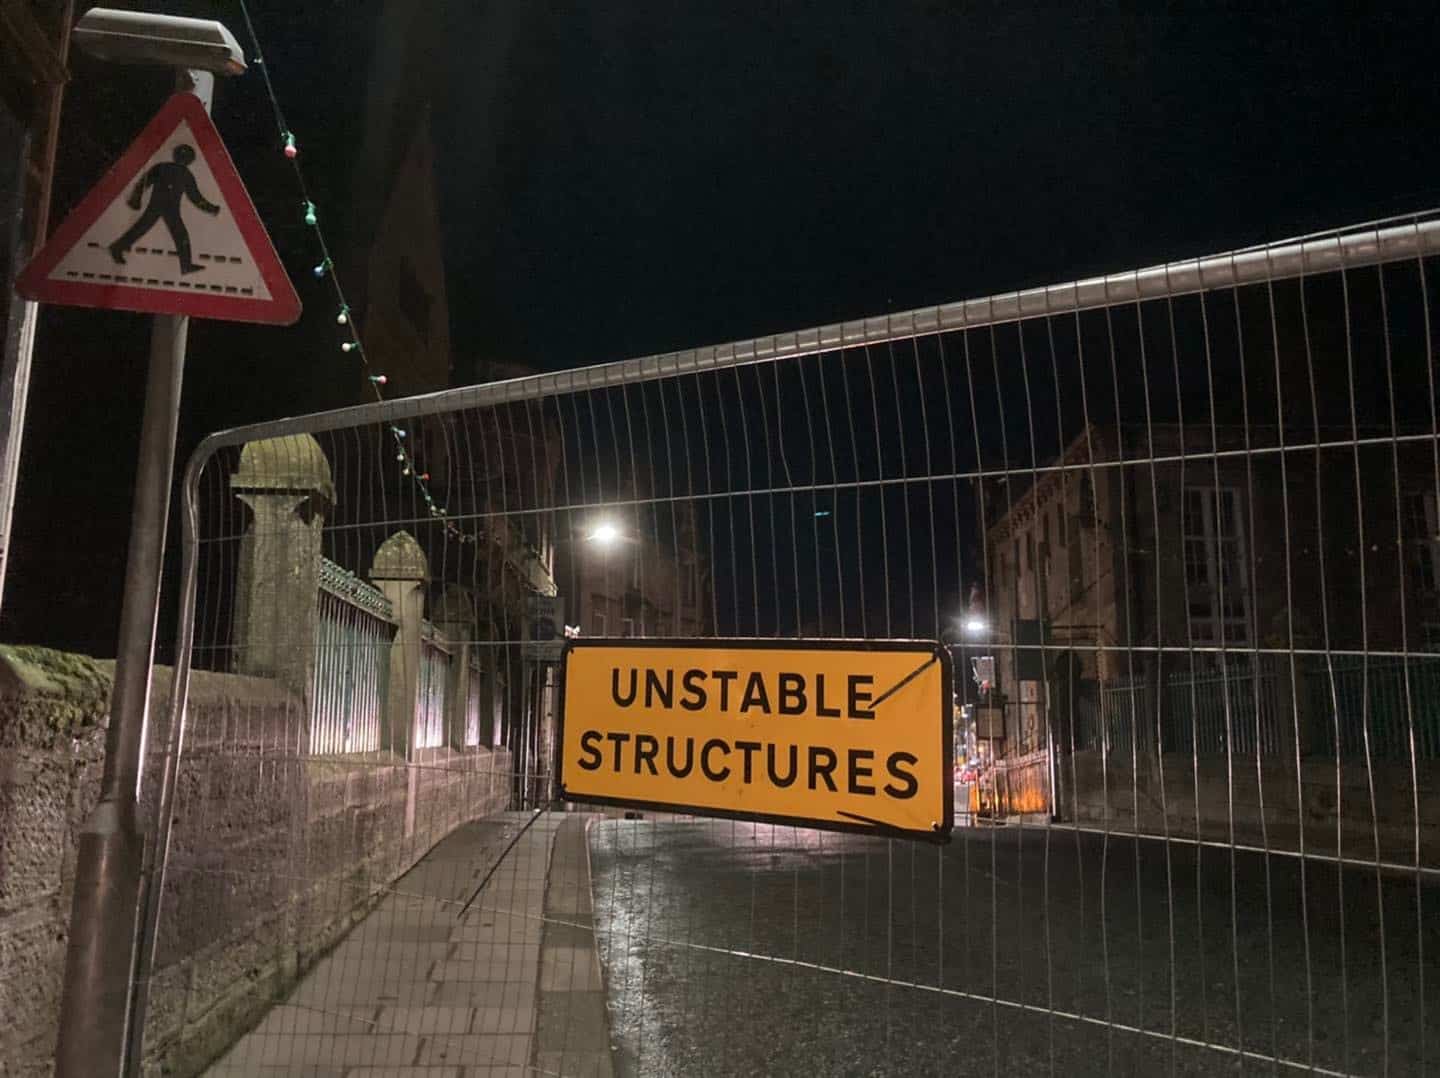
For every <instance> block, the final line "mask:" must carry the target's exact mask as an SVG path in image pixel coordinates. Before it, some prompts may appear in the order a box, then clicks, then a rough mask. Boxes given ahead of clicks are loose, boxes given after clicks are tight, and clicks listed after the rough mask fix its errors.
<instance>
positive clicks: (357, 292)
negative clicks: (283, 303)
mask: <svg viewBox="0 0 1440 1078" xmlns="http://www.w3.org/2000/svg"><path fill="white" fill-rule="evenodd" d="M443 21H444V20H443V18H442V15H441V12H440V11H439V10H438V9H437V8H436V7H435V5H430V4H415V3H407V2H403V0H389V2H387V3H386V4H385V5H384V7H383V9H382V11H381V13H380V16H379V19H378V24H377V26H376V47H375V56H374V60H373V62H372V64H371V68H370V77H369V80H368V85H367V88H366V95H365V124H364V132H365V137H364V141H363V142H362V144H361V147H360V155H359V164H358V166H357V168H356V171H355V175H354V179H353V184H352V197H351V217H350V222H349V226H348V234H347V240H348V242H349V244H350V248H349V250H348V253H347V256H346V257H347V263H349V264H348V265H347V267H346V268H347V269H348V270H349V271H350V272H349V273H348V274H347V277H346V283H347V295H348V297H349V300H350V302H351V304H352V306H353V310H352V314H353V315H354V316H355V317H356V320H357V324H358V326H359V328H360V330H361V332H362V334H363V339H364V342H365V352H366V355H367V356H368V357H369V359H370V363H371V367H372V368H373V371H372V372H373V373H383V374H384V375H385V376H386V378H387V379H388V380H389V381H388V384H387V386H386V390H385V392H386V396H389V397H408V396H413V395H415V394H417V393H429V392H433V391H435V390H440V389H445V388H447V387H449V385H450V375H451V367H452V356H451V354H450V309H449V305H448V301H447V297H446V289H445V263H444V251H443V244H442V232H441V228H440V205H439V196H438V194H437V191H436V182H435V162H434V147H433V145H432V142H431V134H430V112H431V107H432V105H433V103H434V102H435V99H436V95H437V94H439V93H440V87H441V82H440V79H441V75H442V70H441V65H439V64H438V63H437V62H436V56H437V55H438V54H439V44H440V42H442V41H443V38H444V26H443V25H442V24H443ZM361 377H363V376H362V375H360V374H358V373H357V383H356V385H357V393H359V395H360V397H361V399H362V400H368V399H371V392H370V387H369V383H368V382H365V381H362V380H358V379H360V378H361Z"/></svg>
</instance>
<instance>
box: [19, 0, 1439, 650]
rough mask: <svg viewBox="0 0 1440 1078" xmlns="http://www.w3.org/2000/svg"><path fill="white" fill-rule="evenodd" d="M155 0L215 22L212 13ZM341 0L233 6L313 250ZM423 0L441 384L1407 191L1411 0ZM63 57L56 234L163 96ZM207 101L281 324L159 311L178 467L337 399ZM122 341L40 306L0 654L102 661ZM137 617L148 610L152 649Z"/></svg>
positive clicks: (128, 340) (233, 132) (985, 288)
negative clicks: (175, 357) (303, 183)
mask: <svg viewBox="0 0 1440 1078" xmlns="http://www.w3.org/2000/svg"><path fill="white" fill-rule="evenodd" d="M431 2H434V0H431ZM119 6H130V5H119ZM135 6H142V5H135ZM166 6H167V8H170V9H173V10H174V11H175V12H176V13H182V14H195V15H204V16H208V17H218V18H221V19H223V20H225V21H226V22H227V24H228V25H230V27H231V29H232V30H234V31H235V32H236V33H237V35H238V36H241V37H242V39H243V38H244V33H243V23H242V22H241V19H240V16H239V11H238V7H237V6H236V5H234V4H231V3H221V2H218V0H217V2H214V3H203V2H196V3H180V2H177V3H173V4H167V5H166ZM376 6H377V5H376V4H375V2H374V0H354V2H345V3H339V2H333V0H331V2H324V3H322V2H309V3H303V4H295V3H291V2H286V3H280V2H278V0H254V2H253V4H252V10H253V12H254V14H255V16H256V20H257V23H258V28H259V31H260V33H261V36H262V44H263V45H264V48H265V52H266V55H267V59H268V61H269V67H270V70H271V74H272V77H273V78H274V80H275V83H276V88H277V91H278V92H279V94H280V95H281V97H282V100H283V103H284V105H285V108H286V111H287V113H288V117H289V120H290V124H291V126H292V128H293V129H294V130H295V131H296V132H297V134H298V135H299V137H300V141H301V145H302V153H303V155H304V156H303V161H304V164H305V166H306V174H307V179H308V180H309V182H310V183H311V184H312V186H313V188H314V189H315V192H316V201H317V203H318V205H319V207H320V212H321V215H322V220H323V222H324V223H325V224H326V225H327V226H329V228H330V232H329V235H330V236H331V237H332V240H333V241H335V242H336V243H337V246H339V247H341V248H342V249H343V247H344V243H345V236H344V234H343V223H344V221H345V220H346V217H347V213H346V206H347V199H348V198H349V195H350V190H349V188H350V180H351V172H352V169H353V166H354V156H355V152H356V149H357V147H358V140H359V137H360V133H361V125H362V123H363V122H364V117H363V115H362V103H363V86H364V80H365V73H366V66H367V63H368V58H369V52H370V48H371V43H370V39H371V36H372V26H373V20H374V16H375V10H376ZM436 6H437V7H438V8H440V9H442V11H443V18H444V20H445V23H446V25H445V33H444V34H443V40H444V42H445V45H444V46H443V49H442V50H441V51H439V52H438V53H437V55H435V56H434V57H433V68H434V70H436V71H437V72H440V73H441V77H440V79H439V82H440V85H441V89H440V92H439V93H438V94H437V99H436V100H435V102H434V104H433V109H432V112H431V118H430V122H431V124H432V129H433V134H434V137H435V140H436V144H437V161H438V167H439V170H440V175H439V182H440V190H441V196H442V202H443V205H442V218H443V221H444V223H445V227H446V230H447V236H446V239H447V261H448V281H447V289H448V292H449V303H450V309H451V316H452V329H453V334H452V337H453V341H454V345H455V351H456V360H457V369H458V370H459V371H461V372H462V377H463V372H464V371H465V370H466V369H467V366H468V363H469V362H470V361H472V360H489V359H504V360H512V361H520V362H525V363H529V364H532V365H534V366H536V367H539V368H542V369H557V368H563V367H568V366H574V365H582V364H589V363H596V362H604V361H609V360H614V359H621V358H625V357H628V356H633V355H638V354H646V353H651V352H657V351H662V350H667V349H671V348H676V347H685V346H690V345H699V344H705V343H713V342H717V341H724V340H730V339H734V338H740V337H747V336H751V335H754V334H760V333H768V332H774V331H780V330H786V329H794V328H799V327H802V326H808V325H812V324H816V323H821V322H827V321H834V320H838V319H842V318H853V317H859V316H862V315H866V314H874V313H880V312H883V311H887V310H899V309H904V308H909V307H915V306H920V305H924V304H929V303H935V302H939V301H944V300H950V299H956V298H961V297H965V296H972V295H983V294H986V293H992V292H998V291H1003V290H1007V289H1013V288H1016V287H1023V286H1027V285H1034V284H1041V283H1045V282H1051V281H1059V280H1068V279H1071V278H1073V277H1077V276H1082V275H1085V274H1088V273H1092V272H1097V271H1102V270H1115V269H1124V268H1129V267H1132V266H1136V265H1142V264H1148V263H1152V262H1157V261H1162V260H1165V259H1168V258H1175V257H1183V256H1185V255H1190V254H1200V253H1207V252H1210V251H1215V250H1222V249H1225V248H1227V247H1230V246H1235V245H1241V244H1250V243H1255V242H1260V241H1263V240H1266V239H1275V238H1280V237H1283V236H1288V235H1293V234H1297V233H1302V232H1305V231H1309V230H1313V229H1318V228H1323V227H1327V226H1332V225H1339V224H1347V223H1352V222H1357V221H1362V220H1366V219H1370V218H1374V217H1380V216H1385V215H1389V214H1394V213H1402V212H1406V211H1413V210H1419V209H1423V208H1427V207H1430V206H1433V205H1435V204H1436V203H1437V202H1440V139H1437V138H1436V133H1437V132H1436V120H1435V117H1436V116H1437V115H1440V80H1437V79H1436V77H1435V73H1434V43H1435V41H1436V40H1437V30H1440V15H1437V13H1436V11H1435V9H1434V6H1433V5H1415V6H1414V7H1412V8H1404V9H1402V8H1401V7H1400V6H1398V5H1388V11H1387V12H1385V13H1379V14H1363V15H1341V14H1335V13H1327V12H1322V11H1318V10H1316V11H1311V10H1308V9H1307V10H1304V11H1302V10H1301V9H1299V8H1294V7H1288V6H1286V7H1281V6H1278V5H1277V6H1274V10H1272V11H1269V12H1261V13H1256V12H1253V11H1251V10H1249V8H1250V6H1251V5H1244V6H1235V7H1231V8H1225V7H1211V8H1209V9H1207V10H1206V12H1205V13H1204V14H1199V15H1188V16H1180V15H1173V14H1167V15H1150V16H1134V15H1125V16H1120V15H1105V16H1092V15H1088V14H1080V13H1076V12H1074V11H1072V10H1068V9H1067V10H1065V11H1060V12H1056V11H1047V10H1037V11H1017V10H1014V8H1013V6H1000V5H997V6H995V7H993V8H981V7H979V6H977V5H965V6H960V5H949V4H943V3H938V2H931V3H922V2H918V0H887V2H883V3H881V2H875V3H860V2H834V0H831V2H828V3H803V2H792V3H786V4H783V5H782V4H768V5H763V6H757V9H756V10H755V11H751V12H745V13H744V14H737V13H736V9H735V8H734V7H729V8H725V7H724V6H716V7H715V8H714V9H713V10H711V11H709V12H708V13H707V12H703V11H697V10H692V9H693V8H700V7H701V6H702V5H681V4H675V3H657V2H654V0H629V2H627V3H624V4H618V5H609V6H605V5H600V6H595V5H578V4H577V5H562V4H537V3H531V2H520V0H507V2H500V3H490V4H480V3H471V2H468V0H464V2H462V0H443V2H439V3H437V4H436ZM249 51H250V50H248V49H247V52H249ZM74 71H75V78H74V81H73V82H72V84H71V87H70V89H69V91H68V94H67V101H66V111H65V116H64V125H63V129H62V131H63V133H62V141H61V150H60V161H59V175H58V177H57V185H56V196H55V203H54V214H55V219H56V220H57V221H58V219H59V218H60V217H62V216H63V215H64V213H65V212H66V210H67V209H68V208H69V207H70V206H71V205H73V204H74V202H75V201H76V200H78V198H79V197H80V196H81V195H82V194H83V193H84V191H85V190H86V189H87V188H88V187H89V185H90V184H91V183H93V182H94V180H95V179H96V178H98V176H99V175H100V173H101V172H103V170H104V168H105V167H106V166H107V165H108V164H109V163H110V162H111V161H112V160H113V159H114V158H115V157H116V156H118V154H119V153H120V152H121V151H122V150H123V149H124V147H125V146H126V145H127V144H128V143H129V141H130V139H131V138H132V137H133V135H134V134H135V133H136V132H137V131H138V130H139V129H140V127H141V126H143V124H144V122H145V121H146V120H147V119H148V117H149V115H150V114H151V113H153V111H154V110H155V109H156V108H158V106H159V104H160V103H161V101H163V99H164V97H165V96H166V93H167V77H166V76H165V75H163V74H160V73H143V72H138V71H136V70H134V69H124V70H122V69H118V68H114V67H107V66H106V65H101V64H98V63H95V62H92V61H88V60H86V59H85V58H83V57H80V56H76V57H75V60H74ZM215 115H216V121H217V124H218V126H219V128H220V130H221V133H222V134H223V135H224V136H225V137H226V139H227V142H228V143H229V145H230V148H231V152H232V154H233V156H234V157H235V159H236V162H237V164H238V166H239V168H240V171H241V174H242V176H244V177H245V179H246V181H247V183H248V185H249V187H250V190H251V194H252V196H253V197H254V199H255V202H256V204H257V206H258V208H259V209H260V211H261V215H262V217H264V218H265V220H266V221H267V223H268V224H269V225H270V227H271V230H272V233H273V235H274V239H275V242H276V246H277V248H278V249H279V251H280V253H281V256H282V257H283V258H284V259H285V260H286V262H287V264H288V265H289V267H290V269H291V272H292V275H293V276H294V277H295V279H296V283H297V287H299V288H300V290H301V293H302V299H304V300H305V301H306V303H307V313H306V316H305V318H304V320H303V321H302V322H301V324H300V325H299V326H298V327H295V328H291V329H262V328H255V327H242V326H227V325H221V324H215V323H212V324H201V323H196V324H195V325H194V326H193V327H192V330H191V349H190V356H189V365H188V368H187V384H186V397H185V404H184V413H183V417H182V424H181V427H182V430H181V444H180V447H179V458H180V460H181V461H182V462H183V460H184V458H185V457H186V456H187V455H188V453H189V452H190V450H191V448H192V447H193V446H194V444H195V443H196V442H197V441H198V439H199V438H200V437H201V436H202V435H203V434H204V433H206V432H208V431H210V430H214V429H217V428H221V427H228V426H233V425H235V424H237V423H244V422H250V421H255V420H261V419H269V418H274V417H278V416H282V415H290V414H296V413H300V412H306V411H312V410H316V409H320V408H326V407H332V406H335V405H339V404H346V403H350V402H351V394H352V391H353V385H354V381H353V378H350V377H347V376H346V367H345V361H344V359H343V357H341V356H340V355H339V353H338V351H336V349H335V348H334V343H333V342H334V324H333V311H332V310H331V307H330V302H329V295H328V292H327V291H325V290H323V289H320V288H317V286H316V284H315V282H314V281H313V279H312V278H311V277H310V275H309V273H308V272H307V269H308V267H309V266H310V264H311V263H312V262H313V257H312V256H313V247H312V246H311V243H310V238H309V236H308V235H307V234H306V230H305V229H304V227H303V225H301V224H300V222H299V212H298V207H299V197H300V196H299V195H298V193H297V191H296V190H295V187H294V183H293V178H292V177H291V175H290V172H289V169H288V166H287V165H286V163H285V162H284V160H283V158H281V157H280V155H279V154H278V152H277V147H276V143H275V135H274V125H273V121H272V119H271V116H270V113H269V104H268V101H267V99H266V97H265V95H264V89H263V85H262V83H261V80H260V78H259V76H258V73H254V72H253V71H252V73H251V74H249V75H247V76H245V77H244V78H241V79H239V80H232V81H230V82H227V83H225V84H223V85H222V86H221V88H220V93H219V97H218V101H217V107H216V112H215ZM416 122H417V123H420V122H425V121H424V118H423V117H420V116H417V118H416ZM339 272H340V274H341V276H342V279H343V278H344V276H345V275H346V274H347V272H354V267H352V266H347V265H346V264H345V263H344V261H343V258H342V261H341V264H340V266H339ZM146 341H147V320H146V319H145V318H142V317H138V316H130V315H124V314H114V313H102V312H87V311H74V310H62V309H52V310H49V311H47V312H46V314H45V316H44V317H43V319H42V325H41V332H40V338H39V343H38V346H37V351H36V357H35V370H34V381H33V384H32V390H31V398H30V415H29V425H28V429H27V434H26V443H25V446H24V450H23V453H24V456H23V459H22V465H21V490H20V501H19V504H18V507H17V516H16V542H17V545H16V548H15V551H14V554H13V558H12V561H11V566H10V579H9V581H8V582H7V586H6V596H5V606H4V609H3V611H0V639H4V640H6V641H17V642H27V643H39V644H47V645H51V646H57V647H64V648H70V649H74V650H80V651H86V652H89V653H91V654H96V655H102V656H103V655H113V654H114V647H115V643H114V635H115V626H116V624H117V622H118V609H119V591H120V581H121V576H122V570H123V564H124V547H125V537H126V535H127V533H128V529H129V495H130V490H131V484H132V482H133V463H132V462H133V460H134V456H135V443H136V440H137V438H138V428H139V416H140V404H141V392H142V386H143V371H144V359H145V354H146ZM172 633H173V628H172V626H171V623H170V620H169V618H167V617H162V622H161V640H162V653H163V652H164V642H165V641H166V640H167V638H168V637H169V636H170V635H171V634H172Z"/></svg>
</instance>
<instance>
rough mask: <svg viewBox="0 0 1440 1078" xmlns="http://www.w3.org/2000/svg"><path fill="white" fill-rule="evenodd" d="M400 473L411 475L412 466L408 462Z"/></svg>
mask: <svg viewBox="0 0 1440 1078" xmlns="http://www.w3.org/2000/svg"><path fill="white" fill-rule="evenodd" d="M400 474H401V475H409V474H410V466H409V465H408V464H407V465H406V466H405V467H404V468H402V469H400Z"/></svg>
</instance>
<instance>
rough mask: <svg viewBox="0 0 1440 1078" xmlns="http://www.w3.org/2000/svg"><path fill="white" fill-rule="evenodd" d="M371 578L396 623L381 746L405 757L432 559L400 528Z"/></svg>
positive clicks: (407, 755)
mask: <svg viewBox="0 0 1440 1078" xmlns="http://www.w3.org/2000/svg"><path fill="white" fill-rule="evenodd" d="M370 579H371V581H373V582H374V584H375V586H376V587H377V588H379V589H380V590H381V591H382V592H384V594H385V598H387V599H389V600H390V606H391V609H392V611H393V613H394V616H395V622H396V626H397V627H396V631H395V639H394V641H393V642H392V643H391V645H390V688H389V692H388V693H387V694H386V698H385V720H384V724H383V727H382V738H383V741H384V747H385V748H387V749H389V750H390V751H391V752H394V753H395V754H396V755H398V756H401V757H404V758H405V759H409V758H410V748H411V744H412V743H413V741H414V735H415V700H416V698H417V696H418V695H419V692H420V631H421V622H422V621H423V620H424V617H425V585H426V583H427V582H428V581H429V579H430V562H429V559H427V558H426V557H425V551H423V550H421V549H420V544H419V543H417V542H416V541H415V539H414V537H413V536H411V534H410V533H409V532H405V531H399V532H396V533H395V534H394V535H392V536H391V537H390V538H389V539H386V540H385V542H384V543H382V544H381V545H380V549H379V550H377V551H376V552H375V561H374V562H373V563H372V564H371V567H370Z"/></svg>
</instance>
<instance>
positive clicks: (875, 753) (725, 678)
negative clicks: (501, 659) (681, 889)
mask: <svg viewBox="0 0 1440 1078" xmlns="http://www.w3.org/2000/svg"><path fill="white" fill-rule="evenodd" d="M563 663H564V680H563V690H562V695H561V707H560V713H561V714H560V736H559V738H558V743H559V763H558V768H557V773H558V775H559V779H560V794H561V796H562V797H563V798H565V799H566V800H569V801H592V802H598V803H602V804H614V805H630V806H635V807H638V808H653V809H664V810H671V811H677V812H696V813H700V814H703V815H711V816H729V817H739V818H742V819H749V820H768V821H774V822H783V823H798V824H804V825H807V826H814V827H826V828H832V829H838V830H847V831H866V832H870V833H881V834H884V833H893V832H904V833H905V834H907V835H911V836H914V837H922V836H923V837H925V838H929V839H940V840H943V839H944V838H945V837H946V836H948V834H949V832H950V824H951V817H952V815H953V808H954V806H953V799H954V785H953V778H952V775H951V769H952V768H951V754H952V751H953V750H952V741H951V727H952V715H953V700H952V698H951V688H950V664H949V657H948V655H947V653H946V652H945V650H944V649H943V648H941V647H940V646H939V645H938V644H934V643H927V642H913V641H893V640H886V641H826V640H799V641H783V640H695V641H674V640H571V641H569V642H568V643H567V645H566V648H565V655H564V660H563Z"/></svg>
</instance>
